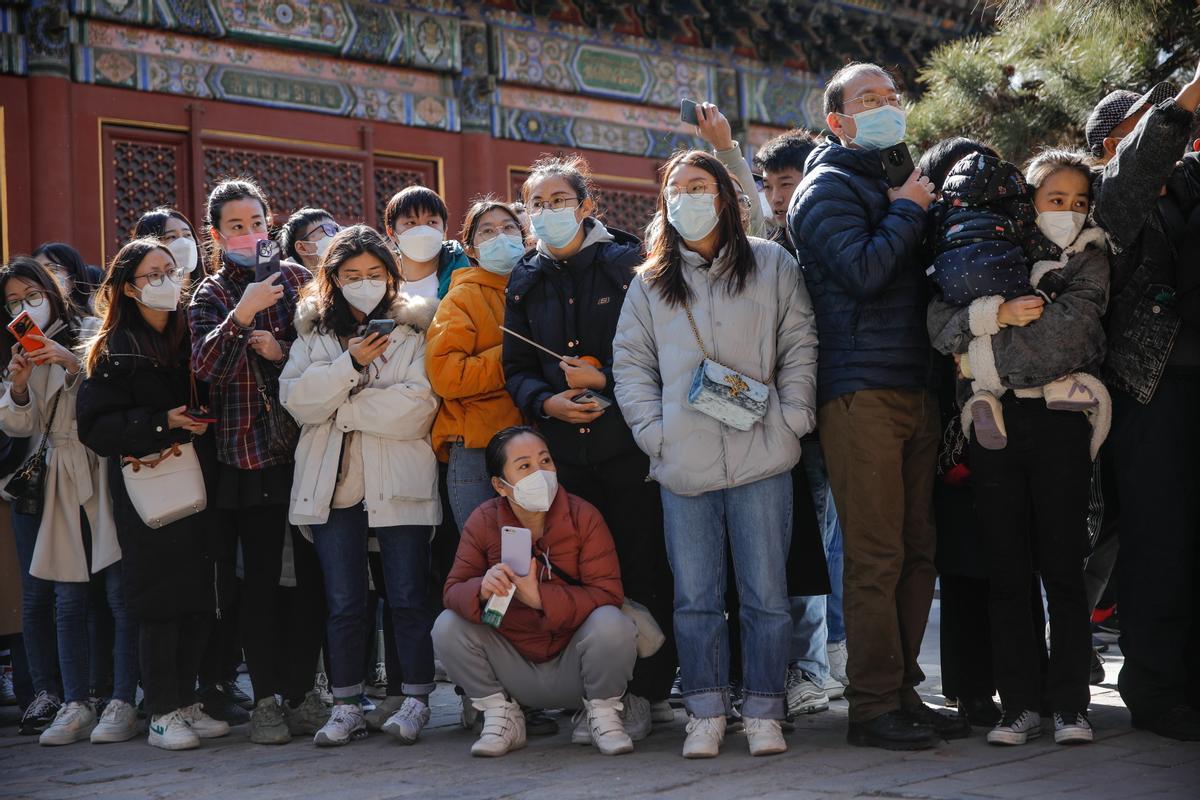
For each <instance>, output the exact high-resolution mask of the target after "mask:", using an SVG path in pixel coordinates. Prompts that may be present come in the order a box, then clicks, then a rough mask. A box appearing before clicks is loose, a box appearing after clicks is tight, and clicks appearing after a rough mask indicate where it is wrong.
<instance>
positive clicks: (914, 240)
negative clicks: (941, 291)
mask: <svg viewBox="0 0 1200 800" xmlns="http://www.w3.org/2000/svg"><path fill="white" fill-rule="evenodd" d="M817 169H818V171H817V172H815V173H813V174H812V175H811V176H810V179H808V180H805V181H804V182H803V183H802V184H801V185H800V188H799V189H797V193H798V195H799V196H798V197H794V198H793V199H792V205H791V209H790V210H789V211H788V230H789V232H790V233H791V236H792V241H793V242H804V245H805V247H807V248H808V249H809V250H810V251H811V252H812V253H814V254H815V255H816V258H817V261H819V262H820V265H821V267H822V270H823V273H824V274H825V275H826V276H827V277H828V279H829V280H831V281H833V282H834V283H835V284H837V285H838V286H840V287H842V289H843V290H844V291H845V292H847V293H848V294H850V295H851V296H852V297H855V298H857V299H859V300H870V299H872V298H874V297H875V296H876V295H878V294H879V293H881V292H883V291H884V290H885V289H887V288H888V287H889V286H890V285H891V284H892V283H893V281H895V279H896V276H897V275H899V274H900V271H901V270H902V269H906V268H911V267H912V257H913V256H914V255H915V254H916V253H917V248H918V246H919V245H920V243H921V239H922V236H923V235H924V232H925V211H924V209H922V208H921V207H920V206H919V205H917V204H916V203H914V202H912V201H911V200H896V201H894V202H893V203H892V204H891V205H890V207H889V208H888V212H887V214H886V215H885V216H884V218H883V219H882V220H881V221H880V222H879V224H878V225H872V224H871V222H870V220H869V219H868V210H867V208H866V206H865V205H864V203H863V201H862V199H861V198H860V197H859V196H858V193H857V192H856V191H855V187H854V186H852V185H851V181H853V180H855V179H854V178H851V177H847V176H844V175H840V174H838V173H836V172H833V171H831V170H823V169H821V168H820V167H818V168H817ZM871 190H873V188H872V189H871Z"/></svg>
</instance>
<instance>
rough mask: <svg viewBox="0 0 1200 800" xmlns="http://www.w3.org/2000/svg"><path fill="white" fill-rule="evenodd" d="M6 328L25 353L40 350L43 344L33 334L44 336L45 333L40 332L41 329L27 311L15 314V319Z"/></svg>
mask: <svg viewBox="0 0 1200 800" xmlns="http://www.w3.org/2000/svg"><path fill="white" fill-rule="evenodd" d="M8 330H9V331H10V332H11V333H12V335H13V338H15V339H16V340H17V341H18V342H19V343H20V345H21V348H22V349H23V350H24V351H25V352H26V353H30V352H33V351H35V350H40V349H42V347H43V346H44V345H43V344H42V343H41V342H39V341H38V340H37V339H34V338H33V337H34V336H41V337H43V338H44V337H45V334H44V333H42V329H41V328H39V327H38V326H37V323H36V322H34V321H33V317H31V316H29V312H28V311H22V312H21V313H20V314H18V315H17V317H16V319H14V320H13V321H12V322H10V323H8Z"/></svg>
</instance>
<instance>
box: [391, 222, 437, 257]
mask: <svg viewBox="0 0 1200 800" xmlns="http://www.w3.org/2000/svg"><path fill="white" fill-rule="evenodd" d="M396 247H398V248H400V254H401V255H403V256H404V257H405V258H409V259H412V260H413V261H419V262H425V261H432V260H433V259H434V257H435V256H437V254H438V252H439V251H440V250H441V249H442V232H441V231H439V230H438V229H437V228H434V227H431V226H429V225H418V226H416V227H415V228H409V229H408V230H406V231H405V232H404V233H402V234H400V235H399V236H397V237H396Z"/></svg>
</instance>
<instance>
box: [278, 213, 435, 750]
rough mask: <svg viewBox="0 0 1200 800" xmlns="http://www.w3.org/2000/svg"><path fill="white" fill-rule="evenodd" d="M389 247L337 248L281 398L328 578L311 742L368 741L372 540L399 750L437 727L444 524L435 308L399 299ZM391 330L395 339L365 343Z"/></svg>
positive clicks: (322, 275)
mask: <svg viewBox="0 0 1200 800" xmlns="http://www.w3.org/2000/svg"><path fill="white" fill-rule="evenodd" d="M400 282H401V279H400V271H399V269H398V266H397V264H396V260H395V258H394V257H393V256H392V254H391V252H390V250H389V248H388V247H387V243H386V241H385V240H384V239H383V237H381V236H380V235H379V234H378V233H376V232H375V231H374V230H372V229H371V228H369V227H367V226H366V225H355V226H353V227H350V228H347V229H345V230H343V231H341V232H340V233H338V235H337V236H335V237H334V238H333V243H332V244H331V245H330V248H329V251H328V252H327V253H326V254H325V257H324V259H323V260H322V261H321V263H320V265H319V266H318V268H317V274H316V277H314V279H313V281H312V283H310V284H309V285H308V287H306V288H305V290H304V294H303V297H302V299H301V301H300V305H299V308H298V309H297V312H296V325H297V329H298V334H299V335H298V338H297V339H296V341H295V343H294V344H293V345H292V348H291V353H290V355H289V357H288V363H287V367H286V368H285V369H284V371H283V376H282V378H281V382H280V398H281V400H282V402H283V406H284V408H286V409H287V410H288V411H289V412H290V413H291V414H292V416H294V417H295V418H296V421H297V422H299V423H300V425H301V426H302V428H301V433H300V442H299V444H298V445H297V447H296V483H295V486H294V488H293V490H292V503H291V520H292V522H293V523H294V524H296V525H304V526H308V531H307V533H308V534H309V535H311V537H312V541H313V544H314V545H315V546H316V551H317V557H318V559H319V560H320V563H321V569H322V570H323V572H324V575H325V590H326V597H327V601H328V605H329V617H328V620H327V623H326V636H327V639H328V642H329V658H330V662H331V666H332V675H331V680H332V687H331V688H332V692H333V696H334V702H335V705H334V708H333V714H332V715H331V716H330V718H329V721H328V722H327V723H326V724H325V726H324V727H322V728H321V729H320V730H319V731H318V732H317V733H316V737H315V742H316V743H317V744H318V745H343V744H347V743H349V742H350V741H351V740H352V739H355V738H358V737H360V736H363V735H365V734H366V730H367V729H366V721H365V720H364V718H363V710H362V706H361V705H360V698H361V697H362V692H363V686H362V673H363V658H364V654H365V651H366V644H367V643H366V631H365V630H364V628H363V617H364V614H365V611H366V609H365V603H366V596H367V584H366V563H367V537H368V532H371V533H374V534H375V537H376V539H377V540H378V542H379V550H380V557H381V561H382V563H383V579H384V581H385V583H386V584H387V588H386V592H385V594H386V596H387V602H388V604H389V607H390V609H391V621H392V625H393V627H394V629H395V636H396V639H395V641H396V648H397V653H396V655H397V656H398V657H399V661H400V665H401V674H399V675H389V679H390V680H391V681H402V682H403V687H402V688H403V692H404V695H405V699H404V701H403V703H402V705H401V706H400V707H399V709H397V710H396V712H395V713H394V714H392V716H391V717H390V718H389V719H388V720H387V722H385V723H384V725H383V730H384V731H385V732H387V733H390V734H392V735H393V736H395V737H396V738H397V739H398V740H399V741H401V742H402V743H404V744H412V743H414V742H416V740H417V738H418V736H420V733H421V729H422V728H423V727H424V726H425V724H426V723H427V722H429V717H430V712H429V694H430V693H431V692H432V691H433V689H434V679H433V644H432V641H431V640H430V638H429V631H430V627H431V625H432V618H431V615H430V613H429V610H428V607H427V604H426V601H427V595H428V591H429V541H430V533H431V530H432V527H433V526H434V525H437V524H438V523H439V522H441V516H442V508H441V503H440V500H439V498H438V491H437V478H438V473H437V459H436V458H435V456H434V454H433V449H432V448H431V446H430V442H429V429H430V426H431V425H432V423H433V418H434V415H435V414H436V413H437V405H438V400H437V397H436V396H435V395H434V393H433V391H432V390H431V389H430V387H429V380H428V378H426V376H425V332H426V330H427V329H428V328H429V323H430V321H431V320H432V319H433V312H434V308H435V304H434V303H433V302H432V301H430V300H427V299H425V298H423V297H415V296H409V295H405V294H403V293H401V292H400V291H399V287H400ZM373 320H390V321H392V322H394V323H395V327H394V328H393V329H392V331H391V333H389V334H379V333H371V332H369V329H368V327H367V326H368V325H369V323H370V322H371V321H373Z"/></svg>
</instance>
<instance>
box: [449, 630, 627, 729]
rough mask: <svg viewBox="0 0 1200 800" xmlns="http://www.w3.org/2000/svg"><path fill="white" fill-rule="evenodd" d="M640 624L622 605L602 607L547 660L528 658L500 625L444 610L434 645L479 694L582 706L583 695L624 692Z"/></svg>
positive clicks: (471, 693) (461, 681)
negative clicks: (511, 641) (536, 661)
mask: <svg viewBox="0 0 1200 800" xmlns="http://www.w3.org/2000/svg"><path fill="white" fill-rule="evenodd" d="M636 636H637V629H636V628H635V626H634V624H633V622H632V620H630V619H629V618H628V617H626V616H625V615H624V614H622V613H621V610H620V609H619V608H617V607H616V606H600V607H599V608H597V609H596V610H595V611H593V612H592V613H591V615H590V616H588V618H587V619H586V620H585V621H584V623H583V625H582V626H580V628H579V630H577V631H575V635H574V636H572V637H571V641H570V642H569V643H568V644H567V647H566V649H564V650H563V651H562V652H561V653H559V654H558V655H557V656H556V657H554V658H552V659H551V660H549V661H546V662H543V663H541V664H535V663H534V662H532V661H530V660H528V659H527V658H525V657H524V656H523V655H521V654H520V653H519V652H517V649H516V648H515V647H513V646H512V644H511V643H510V642H509V641H508V639H505V638H504V637H503V636H502V635H501V634H500V633H498V632H497V631H496V630H495V629H494V628H491V627H489V626H487V625H479V624H476V623H474V622H468V621H467V620H465V619H463V618H462V617H460V616H459V615H458V614H456V613H454V612H453V611H450V610H446V611H443V612H442V614H441V616H439V617H438V618H437V622H435V623H434V625H433V648H434V651H435V652H436V653H437V656H438V658H440V659H441V660H442V664H443V665H444V666H445V667H446V674H447V675H449V676H450V680H452V681H454V682H455V683H457V684H458V685H459V686H461V687H462V688H463V691H465V692H466V693H467V697H470V698H472V699H479V698H483V697H490V696H491V695H494V694H497V693H499V692H502V693H504V694H507V695H508V696H509V697H510V698H512V699H513V700H515V701H517V702H518V703H520V704H521V705H523V706H528V707H530V708H581V707H582V705H583V702H582V699H583V698H585V697H586V698H587V699H589V700H600V699H607V698H610V697H620V696H621V695H623V694H624V693H625V685H626V684H627V683H629V679H630V678H631V677H633V663H634V661H636V660H637V644H636Z"/></svg>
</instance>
